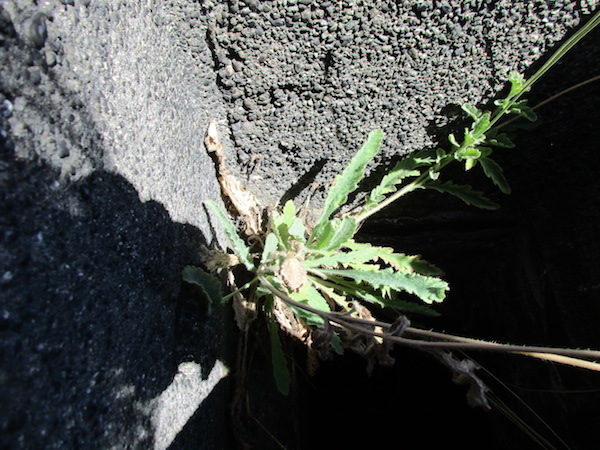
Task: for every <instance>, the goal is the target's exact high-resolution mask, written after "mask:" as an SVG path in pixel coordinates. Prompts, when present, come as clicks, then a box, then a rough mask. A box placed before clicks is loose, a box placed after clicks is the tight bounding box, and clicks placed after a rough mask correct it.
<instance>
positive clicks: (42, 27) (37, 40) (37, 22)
mask: <svg viewBox="0 0 600 450" xmlns="http://www.w3.org/2000/svg"><path fill="white" fill-rule="evenodd" d="M26 33H27V38H28V39H29V41H30V42H31V44H33V45H34V46H35V47H36V48H42V47H43V46H44V44H45V43H46V39H47V38H48V30H47V29H46V17H45V16H44V15H43V14H39V13H38V14H36V15H35V16H33V17H32V19H31V21H30V22H29V25H28V27H27V31H26Z"/></svg>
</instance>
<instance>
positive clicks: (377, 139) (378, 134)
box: [313, 130, 383, 236]
mask: <svg viewBox="0 0 600 450" xmlns="http://www.w3.org/2000/svg"><path fill="white" fill-rule="evenodd" d="M382 141H383V131H381V130H373V131H371V133H369V137H368V138H367V140H366V142H365V143H364V144H363V146H362V147H361V149H360V150H359V151H358V152H357V153H356V155H355V156H354V158H352V160H351V161H350V163H349V164H348V166H346V168H345V169H344V171H343V172H342V173H341V174H340V175H337V176H336V177H335V179H334V182H333V185H332V187H331V189H330V190H329V194H328V195H327V198H326V200H325V205H324V207H323V211H322V213H321V217H320V218H319V220H318V221H317V224H316V225H315V228H314V231H313V236H318V235H319V234H320V232H321V229H322V228H323V227H324V226H325V224H326V223H327V222H328V221H329V219H330V217H331V215H332V214H333V213H334V212H335V211H336V210H337V209H338V208H339V207H340V206H342V205H344V204H345V203H346V201H348V195H349V194H351V193H352V192H354V190H356V188H357V187H358V183H359V182H360V181H361V180H362V179H363V177H364V172H365V168H366V166H367V164H368V163H369V162H370V161H371V159H373V157H374V156H375V154H376V153H377V152H378V151H379V148H380V147H381V142H382Z"/></svg>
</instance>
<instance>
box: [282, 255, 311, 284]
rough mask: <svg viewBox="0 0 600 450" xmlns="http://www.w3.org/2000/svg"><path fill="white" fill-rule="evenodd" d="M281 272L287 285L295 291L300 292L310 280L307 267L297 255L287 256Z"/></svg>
mask: <svg viewBox="0 0 600 450" xmlns="http://www.w3.org/2000/svg"><path fill="white" fill-rule="evenodd" d="M279 274H280V275H281V279H282V280H283V282H284V283H285V285H286V286H287V287H288V288H289V289H290V290H291V291H293V292H298V291H299V290H300V289H301V288H302V286H304V284H305V283H306V281H307V280H308V278H307V273H306V269H305V268H304V266H303V265H302V263H301V262H300V261H299V260H298V258H296V257H295V256H288V257H287V258H285V260H284V261H283V263H282V264H281V268H280V269H279Z"/></svg>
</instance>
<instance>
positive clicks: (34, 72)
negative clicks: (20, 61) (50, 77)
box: [28, 67, 42, 85]
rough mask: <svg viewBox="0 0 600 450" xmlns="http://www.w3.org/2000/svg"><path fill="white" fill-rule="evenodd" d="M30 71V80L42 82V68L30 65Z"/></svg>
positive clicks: (35, 83) (34, 82) (35, 82)
mask: <svg viewBox="0 0 600 450" xmlns="http://www.w3.org/2000/svg"><path fill="white" fill-rule="evenodd" d="M28 73H29V81H31V83H32V84H34V85H38V84H40V82H41V81H42V73H41V72H40V69H38V68H37V67H30V68H29V69H28Z"/></svg>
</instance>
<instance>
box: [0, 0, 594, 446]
mask: <svg viewBox="0 0 600 450" xmlns="http://www.w3.org/2000/svg"><path fill="white" fill-rule="evenodd" d="M0 5H1V15H0V18H1V27H0V30H1V40H0V45H1V51H0V94H2V98H0V100H2V101H4V103H3V106H2V114H1V117H0V120H1V130H2V135H1V136H0V138H1V140H2V154H1V165H0V186H1V195H2V197H1V199H2V200H1V204H0V208H1V211H2V215H1V218H0V221H1V222H0V224H1V231H2V238H1V239H2V241H1V247H0V252H1V253H0V264H1V265H2V266H1V267H0V277H1V278H0V288H1V291H0V292H1V296H0V302H1V303H0V313H1V315H0V346H1V349H2V350H1V352H0V386H1V387H0V409H1V410H2V411H3V413H2V417H1V419H0V447H2V448H23V449H25V448H62V449H64V448H167V447H168V446H169V444H170V445H171V448H219V449H221V448H229V447H233V446H234V442H233V437H232V435H231V430H230V425H229V416H228V408H229V406H228V403H229V401H230V397H231V380H230V377H225V379H224V380H222V381H219V380H220V378H221V377H224V376H225V374H226V372H227V371H226V369H225V367H227V366H229V365H230V364H231V351H230V350H229V349H230V347H231V345H230V342H229V340H230V339H232V336H234V335H235V330H234V329H232V328H231V320H230V318H229V317H228V316H227V312H226V311H223V312H221V313H216V314H215V315H213V316H210V317H208V316H207V315H206V309H205V305H203V304H202V303H201V302H200V303H198V300H197V298H196V297H194V296H193V295H192V294H191V293H190V292H189V291H187V290H186V289H187V288H186V287H184V288H183V289H182V287H181V282H180V271H181V268H182V267H183V266H184V265H186V264H199V263H200V262H201V261H202V258H203V255H202V252H201V250H200V249H201V245H209V244H211V243H215V244H217V243H220V244H221V245H224V244H225V240H224V239H223V236H222V234H221V233H220V231H219V229H218V227H216V231H215V230H214V229H213V227H212V226H211V224H210V222H209V221H208V220H207V218H206V215H205V212H204V210H203V208H202V201H203V200H205V199H207V198H212V199H218V198H219V195H220V192H219V186H218V184H217V181H216V174H215V170H214V166H213V163H212V161H211V160H210V158H209V157H208V156H207V155H206V153H205V150H204V148H203V144H202V140H203V137H204V132H205V130H206V126H207V125H208V121H209V120H210V119H216V120H217V121H218V124H219V129H220V132H221V135H222V139H223V140H224V144H225V151H226V154H227V156H228V164H229V167H230V169H231V170H232V172H233V173H235V174H237V175H238V176H239V178H240V179H241V180H242V181H244V182H246V183H247V184H248V188H249V189H250V190H251V191H253V192H254V193H255V194H256V195H257V196H258V197H260V198H261V199H262V200H263V201H264V202H265V203H267V204H274V203H276V202H277V201H279V200H280V199H281V198H282V197H290V196H294V195H299V197H300V198H303V190H304V188H305V187H306V186H308V185H309V184H310V183H313V182H317V183H319V184H320V185H321V187H322V189H321V190H320V191H319V193H318V195H317V204H318V200H319V198H322V196H323V193H324V188H325V186H326V185H327V184H328V183H329V182H330V181H331V179H332V177H333V175H334V174H335V173H337V172H338V171H339V170H340V169H341V168H342V167H343V165H344V164H345V163H346V162H347V161H348V160H349V159H350V157H351V156H352V154H353V153H354V152H355V151H356V149H357V147H358V146H359V145H360V143H361V142H362V140H363V138H364V136H366V134H367V132H368V131H369V130H370V129H372V128H374V127H382V128H383V129H384V130H385V131H386V135H387V137H386V141H385V146H384V148H383V151H382V155H381V157H380V158H379V159H378V160H377V164H386V163H388V162H389V161H391V160H393V158H394V157H395V156H397V155H401V154H405V153H407V152H410V151H413V150H416V149H419V148H422V147H423V146H426V145H430V144H432V143H434V142H436V139H438V128H439V127H442V130H443V127H444V126H445V125H447V124H448V122H449V120H451V119H452V118H453V115H454V114H456V111H457V108H456V104H459V103H461V102H463V101H470V102H472V103H480V102H483V103H487V102H489V101H490V100H491V99H492V98H493V97H494V96H495V95H497V93H498V92H499V91H500V90H501V89H502V88H503V87H504V81H503V78H504V76H505V75H506V73H507V72H508V71H509V70H521V71H522V70H526V69H527V68H528V67H530V65H531V64H534V63H535V62H536V61H537V60H538V59H539V58H541V57H542V56H543V55H544V54H545V53H546V52H547V51H548V49H549V48H551V46H552V45H553V44H554V43H556V42H558V41H560V40H561V39H562V38H563V36H564V35H565V33H567V32H568V31H569V30H570V29H572V28H573V27H575V26H576V25H577V24H578V23H579V22H580V20H581V18H582V17H583V16H584V15H586V14H589V13H590V12H592V11H593V10H594V9H595V8H596V7H597V5H596V3H595V2H593V1H587V2H586V1H582V2H567V1H547V2H536V3H533V2H513V1H508V0H507V1H486V0H476V1H470V2H462V1H461V2H459V1H453V2H448V1H439V2H435V4H434V6H432V5H433V4H431V3H429V2H421V1H414V2H406V3H403V4H401V3H400V2H391V1H378V2H362V1H331V2H330V1H322V2H310V1H307V0H281V1H264V2H263V1H256V0H248V1H246V2H238V1H236V0H231V1H227V2H225V1H211V0H207V1H204V2H195V1H191V0H172V1H169V2H166V1H162V0H147V1H143V2H141V1H127V0H115V1H109V0H61V1H58V0H44V1H37V2H36V1H33V0H4V1H2V2H0ZM449 118H450V119H449ZM319 196H320V197H319ZM212 225H214V224H212ZM186 374H187V375H186ZM199 393H200V394H199ZM178 399H179V400H178ZM194 408H196V409H195V410H194Z"/></svg>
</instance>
